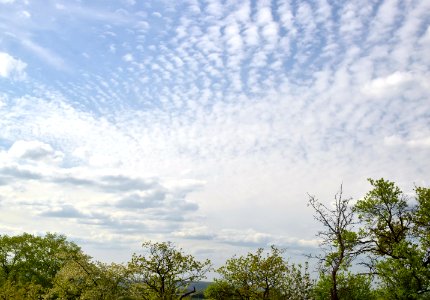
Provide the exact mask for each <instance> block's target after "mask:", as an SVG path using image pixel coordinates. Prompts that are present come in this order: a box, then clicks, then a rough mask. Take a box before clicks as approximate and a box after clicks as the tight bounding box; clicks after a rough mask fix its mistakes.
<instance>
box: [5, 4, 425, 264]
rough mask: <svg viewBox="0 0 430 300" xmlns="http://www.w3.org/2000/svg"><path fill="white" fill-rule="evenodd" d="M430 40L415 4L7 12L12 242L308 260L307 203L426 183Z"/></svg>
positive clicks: (121, 252)
mask: <svg viewBox="0 0 430 300" xmlns="http://www.w3.org/2000/svg"><path fill="white" fill-rule="evenodd" d="M429 25H430V2H429V1H414V0H412V1H400V0H399V1H396V0H381V1H378V0H369V1H329V0H319V1H295V0H290V1H285V0H272V1H263V0H261V1H260V0H259V1H243V0H241V1H234V0H232V1H228V0H225V1H221V0H219V1H212V0H207V1H197V0H196V1H192V0H189V1H133V0H122V1H96V0H94V1H60V0H59V1H24V0H0V116H1V117H0V206H1V210H0V218H1V220H2V224H1V232H2V233H9V234H16V233H21V232H23V231H27V232H32V233H42V232H46V231H55V232H62V233H65V234H67V235H68V236H70V237H71V238H72V239H74V240H77V241H79V242H80V243H82V244H84V245H86V247H88V248H89V249H90V250H89V251H90V253H93V254H94V255H101V256H103V255H105V257H108V258H109V259H110V260H111V259H112V255H113V254H109V253H110V252H109V251H110V250H112V253H114V254H115V255H116V256H115V257H114V259H117V260H121V259H122V258H123V257H127V256H128V255H129V253H131V251H132V250H133V249H135V248H138V247H139V244H140V242H141V241H142V240H147V239H152V240H172V241H176V242H177V243H179V244H180V245H182V246H184V247H189V248H190V249H192V251H194V252H195V253H194V254H196V255H197V256H198V255H202V257H211V258H212V259H214V260H215V261H217V260H223V259H225V257H227V256H229V255H230V254H231V253H240V251H243V252H245V251H247V250H248V249H249V248H248V247H257V246H266V245H270V244H277V245H280V246H285V247H287V249H289V250H288V251H289V252H291V253H293V254H294V253H296V254H301V253H306V252H310V251H312V249H314V247H315V246H316V245H317V242H318V241H316V240H315V237H314V232H315V228H316V227H315V226H317V225H316V224H315V222H314V221H313V220H312V212H311V211H310V210H309V208H307V207H306V201H307V193H311V194H316V195H318V196H320V197H325V198H322V199H327V200H326V201H327V203H328V202H329V201H331V200H330V199H332V195H333V194H334V193H335V192H336V190H337V189H338V187H339V185H340V184H341V183H342V182H343V183H344V191H345V193H347V194H349V195H351V196H353V197H357V198H358V197H362V196H363V194H364V192H365V191H367V190H368V186H367V183H366V181H365V179H366V178H368V177H385V178H387V179H390V180H393V181H395V182H397V183H398V184H399V185H400V186H402V185H403V187H404V188H405V189H404V190H412V188H413V186H411V184H412V183H414V182H415V183H416V184H418V185H428V184H429V181H428V180H429V178H430V171H429V170H430V160H429V157H430V155H429V154H430V81H429V78H430V71H429V67H430V56H429V55H428V53H430V27H429ZM91 249H92V250H91ZM219 249H223V251H222V252H220V251H218V250H219ZM91 251H93V252H91ZM101 253H103V254H101ZM101 258H102V257H101Z"/></svg>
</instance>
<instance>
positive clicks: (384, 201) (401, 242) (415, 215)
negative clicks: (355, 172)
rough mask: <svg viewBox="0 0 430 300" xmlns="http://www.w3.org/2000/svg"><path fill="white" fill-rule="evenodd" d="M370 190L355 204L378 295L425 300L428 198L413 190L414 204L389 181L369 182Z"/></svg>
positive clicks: (428, 288)
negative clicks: (378, 283)
mask: <svg viewBox="0 0 430 300" xmlns="http://www.w3.org/2000/svg"><path fill="white" fill-rule="evenodd" d="M369 182H370V184H371V185H372V186H373V189H372V190H371V191H369V192H368V193H367V194H366V196H365V197H364V199H362V200H359V201H358V202H357V204H356V205H355V210H356V211H357V213H358V216H359V219H360V221H361V225H362V228H361V230H360V239H361V240H362V243H363V244H366V245H367V250H368V253H369V261H368V262H367V265H368V266H369V268H370V270H371V272H373V273H374V274H376V275H377V276H378V278H379V280H380V281H381V289H380V291H381V295H382V296H383V297H384V298H388V299H428V298H429V297H430V268H429V259H430V258H429V255H430V253H429V251H430V248H429V244H428V242H429V239H428V237H429V234H428V229H429V222H428V221H429V217H428V216H429V202H430V200H429V195H430V192H429V190H428V189H426V188H420V187H418V188H416V194H417V196H416V203H413V202H412V201H411V199H408V197H407V196H405V195H404V194H403V193H402V191H401V190H400V188H399V187H397V186H396V185H395V184H394V183H393V182H390V181H387V180H384V179H379V180H373V179H369Z"/></svg>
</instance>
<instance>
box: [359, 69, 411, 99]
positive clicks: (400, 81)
mask: <svg viewBox="0 0 430 300" xmlns="http://www.w3.org/2000/svg"><path fill="white" fill-rule="evenodd" d="M413 80H414V77H413V75H412V74H410V73H405V72H394V73H393V74H390V75H388V76H386V77H379V78H375V79H373V80H372V81H370V82H369V83H367V84H366V85H365V86H364V87H363V92H364V93H365V94H368V95H371V96H376V97H384V96H390V95H398V94H399V89H400V88H402V86H404V85H406V84H408V83H410V82H412V81H413Z"/></svg>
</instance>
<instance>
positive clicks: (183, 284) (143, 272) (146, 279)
mask: <svg viewBox="0 0 430 300" xmlns="http://www.w3.org/2000/svg"><path fill="white" fill-rule="evenodd" d="M142 247H143V248H144V249H145V250H146V251H147V253H146V255H136V254H133V257H132V259H131V262H130V263H129V265H128V268H129V272H130V278H131V280H132V282H133V283H132V286H131V288H132V291H133V294H134V295H136V296H138V297H141V298H143V299H163V300H165V299H169V300H170V299H179V298H180V297H181V295H183V294H184V293H186V291H187V289H188V287H189V285H190V284H191V282H193V281H199V280H201V279H203V278H205V274H206V273H207V272H208V270H209V268H210V265H211V264H210V261H209V260H206V261H203V262H199V261H197V260H196V259H195V258H194V257H193V256H192V255H188V254H185V253H183V252H182V250H181V249H179V250H178V249H176V248H175V247H174V245H173V244H172V243H170V242H163V243H152V242H145V243H143V245H142Z"/></svg>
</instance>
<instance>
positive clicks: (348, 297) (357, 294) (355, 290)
mask: <svg viewBox="0 0 430 300" xmlns="http://www.w3.org/2000/svg"><path fill="white" fill-rule="evenodd" d="M371 278H372V277H371V276H369V275H356V274H352V273H349V272H348V273H347V272H339V273H338V274H337V290H338V297H339V299H345V300H362V299H366V300H372V299H377V298H376V293H375V291H373V290H372V286H371ZM332 280H333V279H332V277H331V276H330V275H327V274H324V273H321V274H320V276H319V278H318V282H317V283H316V285H315V288H314V291H313V297H314V299H315V300H326V299H330V298H331V293H330V291H331V288H332V286H333V282H332Z"/></svg>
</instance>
